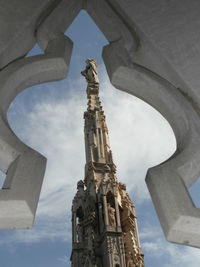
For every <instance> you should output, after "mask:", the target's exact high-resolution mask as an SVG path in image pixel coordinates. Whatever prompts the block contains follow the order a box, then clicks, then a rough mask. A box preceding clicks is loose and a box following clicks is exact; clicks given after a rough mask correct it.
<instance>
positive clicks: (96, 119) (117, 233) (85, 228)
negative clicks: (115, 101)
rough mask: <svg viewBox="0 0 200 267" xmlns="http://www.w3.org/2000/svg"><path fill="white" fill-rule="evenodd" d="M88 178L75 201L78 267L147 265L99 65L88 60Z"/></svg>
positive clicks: (74, 248) (75, 259)
mask: <svg viewBox="0 0 200 267" xmlns="http://www.w3.org/2000/svg"><path fill="white" fill-rule="evenodd" d="M81 74H82V75H83V76H84V77H85V78H86V81H87V97H88V107H87V111H86V112H85V113H84V120H85V126H84V134H85V151H86V165H85V179H84V181H79V182H78V184H77V193H76V195H75V197H74V200H73V204H72V255H71V262H72V266H73V267H82V266H83V267H84V266H85V267H86V266H88V267H89V266H91V267H111V266H112V267H144V260H143V255H142V252H141V248H140V241H139V233H138V227H137V219H136V215H135V208H134V205H133V203H132V202H131V199H130V197H129V196H128V194H127V192H126V186H125V185H124V184H122V183H120V182H118V180H117V177H116V167H115V164H114V163H113V158H112V152H111V150H110V144H109V138H108V129H107V126H106V120H105V115H104V112H103V109H102V106H101V102H100V100H99V79H98V73H97V63H96V61H95V60H94V59H87V60H86V68H85V70H84V71H82V72H81Z"/></svg>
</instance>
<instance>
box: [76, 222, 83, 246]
mask: <svg viewBox="0 0 200 267" xmlns="http://www.w3.org/2000/svg"><path fill="white" fill-rule="evenodd" d="M76 231H77V235H78V242H83V229H82V227H81V226H80V224H77V226H76Z"/></svg>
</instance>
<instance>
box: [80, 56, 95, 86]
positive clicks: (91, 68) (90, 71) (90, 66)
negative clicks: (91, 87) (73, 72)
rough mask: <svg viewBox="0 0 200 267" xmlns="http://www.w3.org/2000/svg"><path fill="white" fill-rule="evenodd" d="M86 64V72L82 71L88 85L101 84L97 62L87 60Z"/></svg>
mask: <svg viewBox="0 0 200 267" xmlns="http://www.w3.org/2000/svg"><path fill="white" fill-rule="evenodd" d="M85 63H86V67H85V70H83V71H81V74H82V75H83V76H84V77H85V78H86V81H87V82H88V83H94V84H99V79H98V74H97V63H96V61H95V60H94V59H87V60H86V61H85Z"/></svg>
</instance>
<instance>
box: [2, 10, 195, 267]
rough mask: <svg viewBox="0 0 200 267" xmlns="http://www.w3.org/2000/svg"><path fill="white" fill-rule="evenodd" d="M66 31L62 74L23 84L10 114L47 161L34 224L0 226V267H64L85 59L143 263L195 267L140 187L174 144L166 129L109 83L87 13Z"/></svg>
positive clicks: (78, 157) (79, 171)
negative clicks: (68, 42) (94, 78)
mask: <svg viewBox="0 0 200 267" xmlns="http://www.w3.org/2000/svg"><path fill="white" fill-rule="evenodd" d="M66 35H68V36H69V37H70V38H71V39H72V41H73V42H74V47H73V53H72V58H71V63H70V69H69V73H68V75H67V78H66V79H65V80H62V81H57V82H52V83H46V84H42V85H37V86H34V87H31V88H28V89H26V90H25V91H24V92H22V93H21V94H20V95H18V96H17V97H16V99H15V100H14V102H13V103H12V104H11V106H10V108H9V111H8V120H9V123H10V125H11V127H12V129H13V131H14V132H15V133H16V135H17V136H18V137H19V138H20V139H21V140H22V141H23V142H24V143H26V144H27V145H29V146H31V147H32V148H34V149H36V150H37V151H39V152H40V153H41V154H43V155H44V156H45V157H46V158H47V159H48V162H47V168H46V173H45V177H44V182H43V186H42V191H41V195H40V200H39V204H38V209H37V213H36V218H35V223H34V227H33V229H31V230H1V231H0V259H1V263H0V266H2V267H44V266H48V267H64V266H65V267H66V266H70V254H71V202H72V199H73V197H74V195H75V193H76V183H77V182H78V181H79V180H80V179H83V178H84V164H85V150H84V134H83V125H84V121H83V112H84V111H85V110H86V106H87V97H86V82H85V80H84V78H83V77H82V76H81V75H80V72H81V70H83V69H84V68H85V59H86V58H88V57H89V58H95V59H96V60H97V62H98V65H99V67H98V71H99V79H100V98H101V101H102V105H103V109H104V111H105V115H106V121H107V126H108V129H109V137H110V144H111V149H112V152H113V157H114V161H115V164H116V165H117V177H118V180H119V181H121V182H123V183H126V185H127V191H128V193H129V195H130V196H131V199H132V201H133V202H134V204H135V207H136V214H137V218H138V226H139V232H140V239H141V245H142V250H143V253H144V255H145V266H147V267H175V266H178V267H179V266H189V267H199V266H200V251H199V249H196V248H191V247H186V246H181V245H176V244H171V243H169V242H167V241H166V240H165V237H164V234H163V232H162V229H161V226H160V224H159V221H158V218H157V215H156V212H155V210H154V207H153V204H152V202H151V198H150V195H149V193H148V190H147V187H146V184H145V175H146V171H147V169H148V168H149V167H152V166H155V165H157V164H159V163H161V162H162V161H164V160H166V159H167V158H169V157H170V156H171V155H172V154H173V153H174V151H175V149H176V141H175V138H174V134H173V131H172V129H171V127H170V126H169V124H168V122H167V121H166V120H165V119H164V118H163V117H162V116H161V115H160V114H159V113H158V112H157V111H156V110H155V109H153V108H152V107H150V106H149V105H148V104H146V103H145V102H143V101H142V100H140V99H138V98H136V97H133V96H131V95H128V94H126V93H124V92H121V91H119V90H117V89H116V88H114V87H113V86H112V85H111V84H110V81H109V78H108V76H107V73H106V69H105V66H104V63H103V60H102V57H101V52H102V47H103V46H104V45H106V44H107V43H108V42H107V40H106V39H105V37H104V36H103V34H102V33H101V32H100V30H99V29H98V28H97V26H96V25H95V24H94V22H93V21H92V20H91V18H90V17H89V16H88V15H87V13H86V12H85V11H82V12H81V13H80V14H79V15H78V17H77V18H76V19H75V20H74V22H73V23H72V25H71V26H70V28H69V29H68V30H67V32H66ZM39 53H42V51H41V50H40V48H39V47H38V46H37V45H36V46H35V47H34V48H33V49H32V51H31V52H30V53H29V55H28V56H31V55H36V54H39ZM2 182H3V175H2V174H1V183H2ZM199 190H200V182H199V181H198V182H197V183H196V184H195V185H194V186H193V187H192V188H191V190H190V193H191V196H192V198H193V200H194V203H195V204H196V206H197V207H199V206H200V201H199V197H198V196H199V194H198V192H199Z"/></svg>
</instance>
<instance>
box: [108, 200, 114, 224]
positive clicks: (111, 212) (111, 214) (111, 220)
mask: <svg viewBox="0 0 200 267" xmlns="http://www.w3.org/2000/svg"><path fill="white" fill-rule="evenodd" d="M107 208H108V220H109V224H110V226H113V227H114V226H116V220H115V209H114V208H113V207H111V205H110V203H108V204H107Z"/></svg>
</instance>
